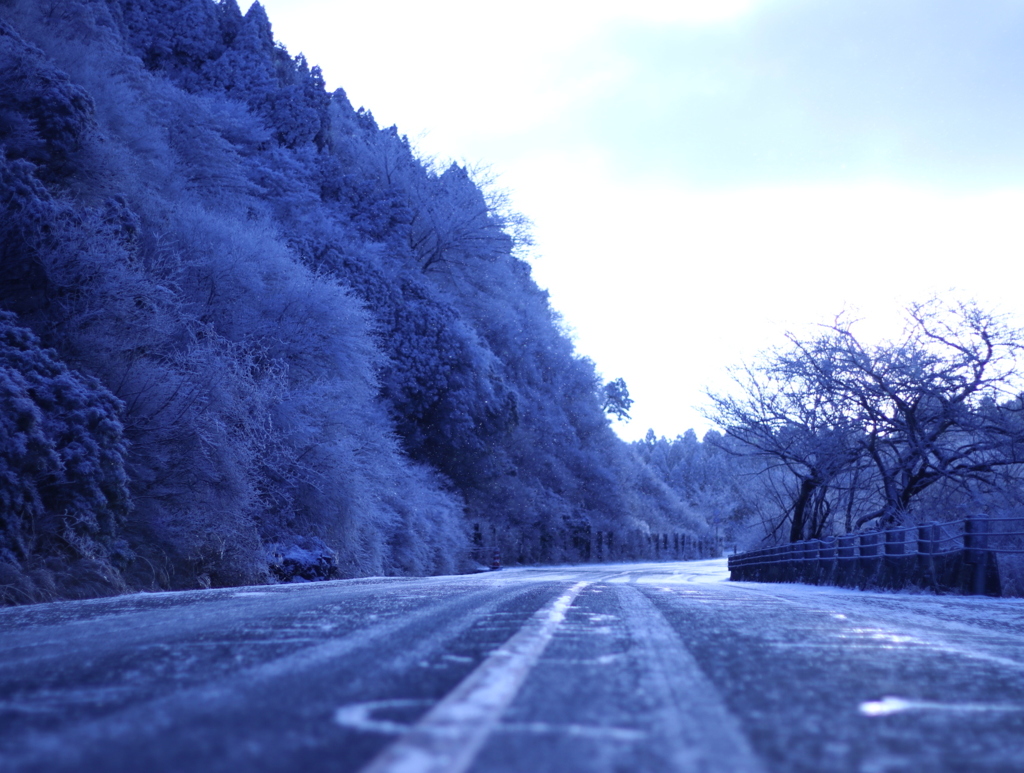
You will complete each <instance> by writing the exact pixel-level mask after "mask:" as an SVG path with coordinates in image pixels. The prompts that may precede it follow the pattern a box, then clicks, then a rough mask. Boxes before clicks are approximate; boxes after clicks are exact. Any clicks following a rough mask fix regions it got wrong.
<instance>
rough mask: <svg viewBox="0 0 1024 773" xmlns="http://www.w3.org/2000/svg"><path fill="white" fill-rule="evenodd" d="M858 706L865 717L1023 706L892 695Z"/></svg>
mask: <svg viewBox="0 0 1024 773" xmlns="http://www.w3.org/2000/svg"><path fill="white" fill-rule="evenodd" d="M859 708H860V713H861V714H863V715H864V716H867V717H887V716H889V715H890V714H900V713H902V712H904V711H957V712H960V711H963V712H975V711H1024V706H1014V705H1011V704H1005V703H938V702H935V701H914V700H907V699H906V698H896V697H894V696H892V695H886V696H885V697H884V698H882V700H880V701H865V702H864V703H862V704H860V707H859Z"/></svg>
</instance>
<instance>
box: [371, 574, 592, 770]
mask: <svg viewBox="0 0 1024 773" xmlns="http://www.w3.org/2000/svg"><path fill="white" fill-rule="evenodd" d="M589 584H590V583H588V582H578V583H576V584H575V585H574V586H572V588H570V589H569V590H568V591H566V592H565V593H564V594H562V595H561V596H559V597H558V598H557V599H555V600H554V601H553V602H552V603H550V604H548V605H547V606H546V607H543V608H542V609H540V610H538V611H537V612H536V613H535V614H534V615H533V617H531V618H530V619H529V620H528V621H527V622H526V624H525V625H523V627H522V628H520V629H519V631H517V632H516V633H515V635H513V636H512V638H510V639H509V640H508V641H507V642H505V643H504V644H503V645H502V646H501V647H499V648H498V649H496V650H495V651H494V652H492V653H491V654H490V655H489V656H488V657H487V659H486V660H484V662H483V663H481V664H480V665H479V666H477V668H476V669H475V670H474V671H473V672H472V673H470V674H469V675H468V676H467V677H466V678H465V679H463V680H462V681H461V682H460V683H459V684H458V685H457V686H456V687H455V689H454V690H452V691H451V692H450V693H448V694H447V695H446V696H445V697H444V698H442V699H441V700H440V701H439V702H438V703H437V704H436V705H435V706H434V707H433V708H432V709H431V710H430V711H428V712H427V713H426V714H425V715H424V716H423V717H422V719H420V721H419V722H417V723H416V724H415V725H413V726H412V728H410V730H409V731H408V732H407V733H406V734H405V735H403V736H402V737H401V738H399V739H398V740H396V741H395V742H394V743H392V744H391V745H390V746H388V747H387V748H385V749H384V751H382V752H381V753H380V754H379V755H378V756H377V757H376V758H374V759H373V760H372V761H371V762H370V763H369V764H368V765H367V766H366V767H364V768H363V769H362V771H361V773H463V771H465V770H466V769H467V768H469V766H470V765H471V764H472V763H473V760H474V759H475V758H476V755H477V754H478V753H479V752H480V749H481V748H482V747H483V745H484V742H485V741H486V740H487V737H488V736H489V735H490V734H491V732H492V731H493V730H494V729H495V727H496V726H497V724H498V721H499V720H500V719H501V715H502V714H503V713H504V712H505V709H506V708H508V706H509V704H511V703H512V701H513V700H514V699H515V697H516V695H517V694H518V692H519V688H520V687H522V684H523V682H524V681H525V680H526V677H527V676H528V675H529V673H530V671H531V669H532V668H533V667H534V665H536V663H537V661H538V660H539V659H540V656H541V654H543V652H544V649H545V648H546V647H547V645H548V643H549V642H550V641H551V639H552V637H553V636H554V634H555V630H556V629H557V628H558V626H559V624H561V622H562V621H563V620H565V615H566V612H567V611H568V610H569V607H570V606H571V605H572V602H573V601H574V600H575V598H576V596H577V595H579V592H580V591H581V590H583V588H585V587H586V586H587V585H589Z"/></svg>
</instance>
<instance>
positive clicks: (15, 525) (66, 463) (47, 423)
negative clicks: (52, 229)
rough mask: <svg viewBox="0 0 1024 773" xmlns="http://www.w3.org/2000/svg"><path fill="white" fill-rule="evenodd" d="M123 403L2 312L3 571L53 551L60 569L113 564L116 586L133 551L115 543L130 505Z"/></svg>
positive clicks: (26, 566) (33, 565)
mask: <svg viewBox="0 0 1024 773" xmlns="http://www.w3.org/2000/svg"><path fill="white" fill-rule="evenodd" d="M122 408H123V405H122V403H121V402H120V401H119V400H118V399H117V398H115V397H114V396H113V395H112V394H111V393H110V391H109V390H107V389H106V388H105V387H103V386H102V385H101V384H100V383H99V381H97V380H96V379H95V378H92V377H89V376H86V375H83V374H81V373H76V372H75V371H73V370H71V369H69V368H68V367H67V366H66V365H65V364H64V363H62V362H60V361H59V360H58V359H57V356H56V353H55V352H54V351H52V350H49V349H43V348H41V347H40V345H39V340H38V338H36V336H35V335H33V334H32V332H30V331H29V330H27V329H25V328H23V327H20V326H18V324H17V321H16V317H15V315H14V314H12V313H10V312H2V311H0V563H3V564H6V565H7V566H6V567H5V568H4V571H5V573H7V574H16V573H18V572H19V571H21V572H27V571H30V570H34V569H38V568H39V567H40V566H41V565H43V564H45V561H44V559H47V558H49V559H55V560H56V561H57V566H58V567H59V566H61V565H64V564H68V563H73V562H77V561H82V560H85V561H90V562H93V563H94V564H95V565H96V567H97V569H96V571H99V572H100V574H102V573H103V571H104V569H106V570H107V574H108V575H109V577H108V579H107V582H108V584H109V585H113V586H115V587H116V586H117V584H118V580H117V578H116V573H115V572H113V570H112V569H111V568H110V566H109V562H110V561H117V560H122V561H123V560H124V559H126V558H128V557H129V553H128V551H127V550H126V547H125V546H124V545H123V543H120V542H118V541H117V540H116V537H117V532H118V528H119V526H120V524H121V523H122V522H123V520H124V518H125V516H126V514H127V513H128V510H129V508H130V500H129V494H128V479H127V476H126V474H125V469H124V460H125V455H126V453H127V447H126V444H125V441H124V437H123V428H122V425H121V420H120V412H121V410H122ZM104 565H106V566H104ZM51 568H52V565H51ZM7 584H9V583H4V585H7ZM14 584H16V583H14ZM58 591H59V589H58ZM23 592H24V593H26V594H27V595H33V593H32V592H31V591H27V590H25V589H23ZM13 595H14V598H13V600H15V601H16V600H19V599H18V598H17V594H13ZM3 597H4V593H3V591H2V589H0V598H3Z"/></svg>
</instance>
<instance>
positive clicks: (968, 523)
mask: <svg viewBox="0 0 1024 773" xmlns="http://www.w3.org/2000/svg"><path fill="white" fill-rule="evenodd" d="M987 527H988V522H987V521H986V520H985V519H984V518H967V519H966V520H964V563H966V564H968V565H969V566H970V567H971V570H970V580H969V582H970V588H969V590H968V592H969V593H971V594H973V595H975V596H983V595H985V572H986V569H987V568H988V551H987V550H985V548H986V547H988V536H987V535H986V533H985V532H987V531H988V529H987Z"/></svg>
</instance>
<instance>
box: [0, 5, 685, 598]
mask: <svg viewBox="0 0 1024 773" xmlns="http://www.w3.org/2000/svg"><path fill="white" fill-rule="evenodd" d="M0 70H2V77H0V143H2V149H3V153H2V156H0V193H2V197H0V275H2V277H3V279H2V281H0V408H2V414H0V598H2V599H4V600H5V601H7V602H8V603H12V602H13V603H18V602H23V601H32V600H41V599H47V598H55V597H69V596H87V595H96V594H102V593H109V592H116V591H119V590H125V589H131V588H136V589H137V588H157V587H159V588H178V587H196V586H208V585H230V584H239V583H251V582H265V581H272V580H275V579H278V580H287V579H291V578H293V577H295V576H296V575H303V576H305V577H306V578H307V579H310V578H314V579H315V578H322V577H330V576H352V575H360V574H370V573H374V574H425V573H441V572H454V571H459V570H460V569H462V568H465V567H466V566H468V565H469V563H470V560H471V558H470V557H471V553H472V548H473V546H474V543H475V544H477V545H484V546H487V547H492V546H497V547H499V548H500V549H501V551H502V554H503V556H504V558H505V560H506V561H520V562H536V561H559V560H568V559H572V560H579V559H581V558H587V557H591V554H592V550H593V545H594V540H595V537H596V533H597V532H598V531H600V532H602V543H601V544H602V546H603V553H602V554H603V555H607V554H610V555H613V556H614V557H615V558H628V557H630V556H633V555H640V554H641V553H643V552H644V551H646V550H647V549H648V548H647V546H648V545H649V544H650V538H649V534H650V533H651V532H658V533H675V534H677V535H679V534H688V535H690V536H691V537H692V536H697V535H699V534H700V533H701V532H702V530H703V529H704V528H705V527H704V525H703V523H701V522H700V521H699V520H698V519H696V518H694V517H693V516H692V515H690V514H689V512H688V511H687V510H686V508H685V507H684V506H683V505H682V504H681V503H680V501H679V499H678V497H677V496H676V495H675V494H674V493H672V492H671V491H670V490H669V489H668V488H667V487H666V486H665V485H664V484H663V483H661V482H660V481H659V480H656V479H655V477H654V476H653V474H652V473H651V472H650V471H649V470H648V468H647V467H646V466H645V465H644V464H642V463H640V462H638V461H637V460H636V458H635V457H634V455H633V453H632V451H631V450H630V448H629V447H628V446H626V445H625V444H623V443H622V442H621V441H620V440H618V439H617V437H616V436H615V435H614V433H613V432H612V430H611V428H610V423H609V419H608V417H607V415H606V412H605V409H606V408H609V406H608V400H607V397H608V395H609V392H608V390H606V389H605V386H604V385H603V384H602V383H601V380H600V379H599V377H598V376H597V374H596V373H595V370H594V366H593V364H592V363H591V362H589V361H588V360H587V359H585V358H583V357H581V356H580V355H579V354H578V353H576V352H575V351H574V350H573V345H572V343H571V341H570V340H569V338H568V337H567V335H566V334H565V332H564V330H563V329H562V327H561V326H560V323H559V319H558V316H557V314H556V313H555V312H554V311H553V310H552V309H551V307H550V305H549V303H548V299H547V295H546V293H544V292H543V291H541V290H540V289H538V287H537V286H536V284H535V283H534V282H533V280H532V279H531V276H530V267H529V265H528V263H527V262H525V261H524V260H523V259H522V256H521V250H522V247H523V246H524V243H525V242H526V241H527V239H528V237H527V233H526V230H525V227H526V222H525V219H524V218H523V217H521V216H519V215H517V214H516V213H514V212H511V211H509V209H508V208H507V205H506V201H505V199H504V198H503V197H502V196H501V195H500V193H499V192H497V191H495V190H493V189H492V188H489V187H488V186H486V185H484V186H482V187H481V186H480V185H478V183H477V182H476V181H475V180H474V177H473V175H472V174H471V173H470V172H469V171H468V170H467V169H466V168H464V167H462V166H459V165H457V164H452V165H437V164H435V163H432V162H430V161H425V160H424V159H421V158H419V157H418V156H417V155H416V153H415V151H414V149H412V148H411V147H410V145H409V143H408V141H407V140H406V139H405V137H403V136H402V135H401V134H400V132H399V131H398V130H397V129H396V128H395V127H391V128H386V129H381V128H379V127H378V126H377V125H376V123H375V122H374V119H373V117H372V115H371V114H370V113H369V112H367V111H365V110H363V109H359V110H355V109H353V107H352V105H350V104H349V102H348V100H347V99H346V97H345V94H344V93H343V92H341V91H337V92H335V93H334V94H328V93H327V92H326V91H325V90H324V83H323V79H322V77H321V74H320V72H319V70H318V69H317V68H316V67H312V68H311V67H310V66H309V64H308V63H307V62H306V61H305V60H304V59H303V58H302V57H297V58H293V57H292V56H290V55H289V54H288V52H287V51H286V50H285V49H284V48H283V47H282V46H281V45H280V44H277V43H275V41H274V38H273V34H272V29H271V23H270V20H268V18H267V16H266V13H265V12H264V10H263V9H262V7H261V6H260V5H258V4H254V5H253V6H252V7H251V8H250V9H249V10H248V12H247V13H245V14H244V15H243V14H242V12H241V11H240V9H239V7H238V6H237V4H236V2H235V0H223V2H220V3H215V2H213V0H45V1H44V2H39V0H3V2H0ZM579 259H580V270H581V271H582V270H585V266H586V256H585V255H581V256H579ZM613 393H614V390H613ZM617 408H619V409H621V405H618V406H616V405H612V406H610V409H611V410H613V411H614V410H616V409H617ZM609 533H610V535H611V536H610V537H609ZM609 544H610V545H611V547H610V549H609V547H608V546H609Z"/></svg>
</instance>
